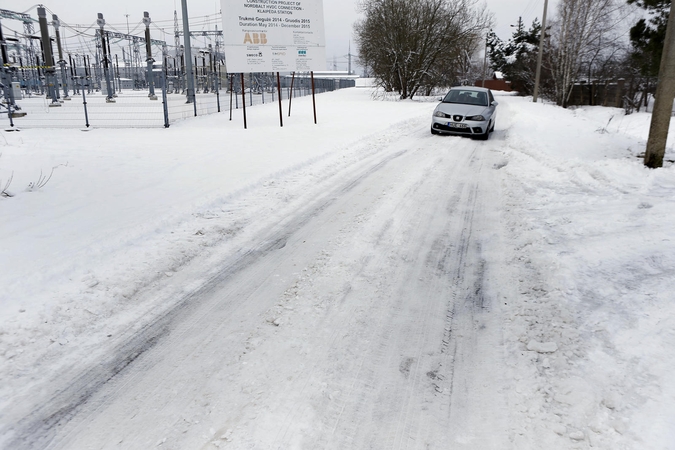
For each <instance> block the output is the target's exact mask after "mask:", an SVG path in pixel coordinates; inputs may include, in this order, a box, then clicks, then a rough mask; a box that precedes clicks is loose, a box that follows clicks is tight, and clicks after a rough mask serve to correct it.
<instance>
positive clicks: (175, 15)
mask: <svg viewBox="0 0 675 450" xmlns="http://www.w3.org/2000/svg"><path fill="white" fill-rule="evenodd" d="M173 34H174V41H173V44H174V45H175V47H176V60H177V61H178V60H180V27H179V26H178V11H176V10H175V9H174V10H173Z"/></svg>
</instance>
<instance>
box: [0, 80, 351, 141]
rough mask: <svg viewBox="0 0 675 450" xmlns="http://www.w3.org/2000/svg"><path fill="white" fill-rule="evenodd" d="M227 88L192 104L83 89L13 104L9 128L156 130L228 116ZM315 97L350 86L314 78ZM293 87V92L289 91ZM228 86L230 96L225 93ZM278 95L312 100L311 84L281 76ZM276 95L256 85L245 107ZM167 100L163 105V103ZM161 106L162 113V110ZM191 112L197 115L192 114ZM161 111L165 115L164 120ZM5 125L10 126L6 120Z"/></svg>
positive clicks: (236, 90)
mask: <svg viewBox="0 0 675 450" xmlns="http://www.w3.org/2000/svg"><path fill="white" fill-rule="evenodd" d="M233 78H234V79H235V80H233V81H234V82H232V84H231V85H229V86H225V87H223V89H220V90H218V91H212V92H208V93H197V94H196V95H195V102H194V103H187V102H186V96H185V95H184V94H180V93H170V92H171V91H172V89H171V88H170V87H169V89H168V90H167V88H166V87H165V86H162V87H160V88H158V90H157V92H156V94H157V97H158V100H150V98H149V97H148V91H135V90H127V91H121V92H119V93H118V94H117V96H116V97H115V99H114V100H115V102H114V103H109V102H107V101H106V92H105V90H103V91H95V90H92V91H91V92H87V90H88V89H89V88H88V87H87V86H84V88H83V89H80V90H79V93H78V94H72V93H71V95H70V100H63V99H62V100H60V101H59V102H58V103H56V104H53V103H52V101H51V99H49V98H47V97H45V96H35V95H33V96H30V97H26V98H23V99H20V100H18V99H17V104H18V106H19V107H20V108H21V110H20V111H19V112H20V113H22V114H23V113H25V116H22V117H19V114H15V115H14V116H13V119H12V121H13V123H14V126H16V127H18V128H25V129H28V128H86V127H95V128H161V127H166V126H168V125H170V124H172V123H175V122H176V121H178V120H183V119H187V118H190V117H194V116H195V115H197V116H203V115H208V114H216V113H218V112H229V108H230V92H232V94H233V95H232V102H233V103H232V108H233V109H238V108H240V107H241V104H242V102H243V98H242V92H241V86H240V84H239V82H238V77H233ZM314 84H315V91H316V93H317V94H320V93H324V92H330V91H334V90H337V89H344V88H348V87H353V86H354V85H355V82H354V80H340V79H315V80H314ZM291 85H292V92H291ZM230 86H232V91H230ZM281 86H282V87H281V96H282V99H283V100H288V99H289V98H290V97H291V95H292V96H293V97H294V98H295V97H302V96H307V95H311V93H312V90H311V81H310V79H309V77H296V78H295V79H293V80H292V79H291V78H290V77H284V79H283V82H282V84H281ZM278 95H279V91H278V90H277V88H276V86H261V85H260V84H257V85H256V86H254V87H253V88H249V87H246V88H245V97H246V106H255V105H260V104H264V103H271V102H275V101H277V99H278ZM163 98H166V103H165V102H164V101H163ZM165 106H166V111H165ZM195 109H196V112H195ZM165 112H166V116H165ZM7 120H8V122H7V123H8V124H9V119H7Z"/></svg>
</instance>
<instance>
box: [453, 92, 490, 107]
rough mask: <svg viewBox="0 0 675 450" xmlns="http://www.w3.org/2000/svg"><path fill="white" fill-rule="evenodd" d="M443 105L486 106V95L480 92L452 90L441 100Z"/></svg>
mask: <svg viewBox="0 0 675 450" xmlns="http://www.w3.org/2000/svg"><path fill="white" fill-rule="evenodd" d="M443 103H461V104H463V105H477V106H487V105H488V101H487V94H486V93H485V92H481V91H474V90H469V89H466V90H463V89H453V90H451V91H450V92H448V95H446V96H445V98H444V99H443Z"/></svg>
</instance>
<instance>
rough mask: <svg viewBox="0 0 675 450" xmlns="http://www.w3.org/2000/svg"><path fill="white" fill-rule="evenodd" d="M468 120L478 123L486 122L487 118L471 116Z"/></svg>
mask: <svg viewBox="0 0 675 450" xmlns="http://www.w3.org/2000/svg"><path fill="white" fill-rule="evenodd" d="M466 120H475V121H476V122H485V117H483V116H469V117H467V118H466Z"/></svg>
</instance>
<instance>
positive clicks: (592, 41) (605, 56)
mask: <svg viewBox="0 0 675 450" xmlns="http://www.w3.org/2000/svg"><path fill="white" fill-rule="evenodd" d="M625 16H626V8H625V5H624V2H623V0H561V2H560V3H559V4H558V11H557V17H556V18H555V20H554V21H553V24H552V27H551V51H550V53H549V55H550V69H551V72H552V75H553V79H554V86H555V100H556V103H558V104H559V105H561V106H567V102H568V101H569V98H570V95H571V93H572V88H573V86H574V82H575V81H577V78H578V77H579V75H580V71H581V69H582V67H584V66H586V69H587V70H588V71H589V73H592V68H593V67H594V65H598V64H600V63H602V62H606V61H611V60H615V56H616V52H617V42H618V41H619V40H620V39H621V31H622V29H623V28H622V27H620V26H619V25H620V24H621V23H622V22H623V20H624V19H625Z"/></svg>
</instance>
